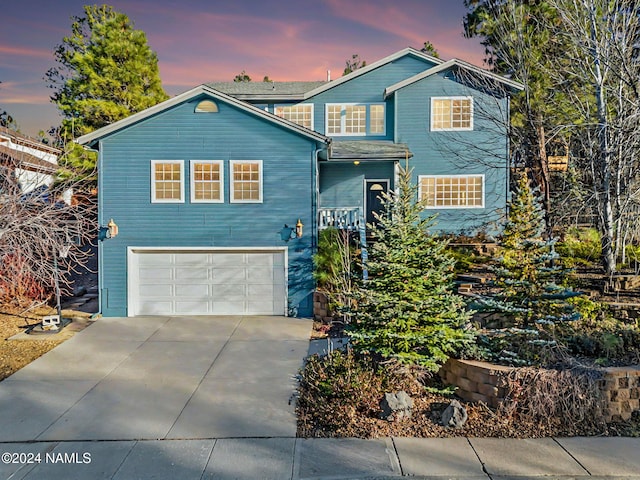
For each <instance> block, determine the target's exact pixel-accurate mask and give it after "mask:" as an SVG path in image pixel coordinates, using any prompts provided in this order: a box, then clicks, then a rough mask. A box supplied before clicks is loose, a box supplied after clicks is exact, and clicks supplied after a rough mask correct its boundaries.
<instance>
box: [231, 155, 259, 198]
mask: <svg viewBox="0 0 640 480" xmlns="http://www.w3.org/2000/svg"><path fill="white" fill-rule="evenodd" d="M241 163H251V164H256V165H258V166H259V169H258V181H259V182H260V186H259V195H260V198H259V199H258V200H236V199H235V198H234V193H235V190H234V188H233V183H234V179H233V173H234V172H233V167H234V165H238V164H241ZM263 200H264V197H263V168H262V160H229V203H262V202H263Z"/></svg>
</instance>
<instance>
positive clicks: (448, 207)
mask: <svg viewBox="0 0 640 480" xmlns="http://www.w3.org/2000/svg"><path fill="white" fill-rule="evenodd" d="M477 177H480V178H481V179H482V205H435V206H430V205H429V206H425V207H424V208H425V210H460V209H478V208H485V197H486V191H485V176H484V174H482V173H471V174H466V175H465V174H458V175H445V174H443V175H418V201H423V198H422V179H423V178H434V179H438V178H477Z"/></svg>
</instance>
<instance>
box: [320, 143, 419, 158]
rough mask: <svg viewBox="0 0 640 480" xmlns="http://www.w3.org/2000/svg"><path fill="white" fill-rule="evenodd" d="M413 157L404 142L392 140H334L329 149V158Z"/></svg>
mask: <svg viewBox="0 0 640 480" xmlns="http://www.w3.org/2000/svg"><path fill="white" fill-rule="evenodd" d="M411 157H413V153H411V151H410V150H409V147H408V146H407V145H406V144H404V143H393V142H392V141H390V140H388V141H387V140H344V141H334V142H333V143H332V144H331V147H330V149H329V160H364V159H375V160H378V159H379V160H391V159H393V160H397V159H405V158H411Z"/></svg>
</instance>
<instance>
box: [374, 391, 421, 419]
mask: <svg viewBox="0 0 640 480" xmlns="http://www.w3.org/2000/svg"><path fill="white" fill-rule="evenodd" d="M380 409H381V410H382V413H381V414H380V418H383V419H385V420H388V421H390V422H391V421H396V422H398V421H400V420H403V419H405V418H411V410H412V409H413V399H412V398H411V397H410V396H409V394H408V393H407V392H405V391H404V390H401V391H399V392H395V393H385V394H384V398H383V399H382V400H381V401H380Z"/></svg>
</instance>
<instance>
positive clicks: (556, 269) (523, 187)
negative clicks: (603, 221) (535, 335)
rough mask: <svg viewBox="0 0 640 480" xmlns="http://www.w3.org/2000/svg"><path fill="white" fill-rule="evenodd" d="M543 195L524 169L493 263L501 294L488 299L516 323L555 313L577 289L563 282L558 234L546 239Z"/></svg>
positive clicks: (521, 324) (526, 324)
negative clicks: (556, 242)
mask: <svg viewBox="0 0 640 480" xmlns="http://www.w3.org/2000/svg"><path fill="white" fill-rule="evenodd" d="M544 230H545V220H544V210H543V207H542V201H541V199H540V197H539V194H538V191H537V189H535V190H534V189H531V187H530V186H529V182H528V180H527V177H526V175H522V176H521V177H520V178H519V179H518V183H517V188H516V191H515V192H514V196H513V198H512V200H511V202H510V203H509V213H508V217H507V224H506V225H505V228H504V231H503V233H502V236H501V238H500V257H499V259H498V265H497V267H496V268H495V269H494V271H495V273H496V281H495V284H496V286H497V287H498V288H499V289H500V292H499V294H498V295H497V296H496V298H495V299H494V300H492V301H489V302H487V304H488V305H489V307H490V308H491V309H495V310H498V311H503V312H506V313H507V314H508V315H509V316H510V317H512V318H513V320H514V322H515V326H519V327H525V328H527V327H529V326H531V324H532V322H534V321H535V320H540V319H544V318H545V317H552V318H551V320H553V319H557V316H558V315H562V312H563V311H568V310H570V308H569V307H568V306H567V304H566V302H564V300H565V299H566V298H569V297H570V296H574V295H575V292H572V291H571V290H569V289H567V288H565V287H563V286H562V284H563V283H565V280H566V276H567V273H568V272H567V270H566V269H564V268H562V267H561V266H560V265H559V264H558V262H557V260H558V258H559V255H558V254H557V253H556V251H555V248H554V245H555V239H553V238H551V239H545V238H544Z"/></svg>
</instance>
